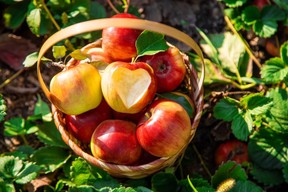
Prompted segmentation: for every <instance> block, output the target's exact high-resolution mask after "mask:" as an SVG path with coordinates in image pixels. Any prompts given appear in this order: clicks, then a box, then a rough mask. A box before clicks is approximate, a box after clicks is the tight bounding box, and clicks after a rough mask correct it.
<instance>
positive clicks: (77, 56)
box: [69, 49, 89, 60]
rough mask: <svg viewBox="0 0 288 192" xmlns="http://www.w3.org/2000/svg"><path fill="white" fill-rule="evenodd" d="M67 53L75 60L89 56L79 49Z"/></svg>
mask: <svg viewBox="0 0 288 192" xmlns="http://www.w3.org/2000/svg"><path fill="white" fill-rule="evenodd" d="M69 55H70V56H71V57H72V58H74V59H76V60H84V59H87V58H89V55H87V54H85V53H83V52H82V51H81V50H80V49H76V50H74V51H73V52H72V53H70V54H69Z"/></svg>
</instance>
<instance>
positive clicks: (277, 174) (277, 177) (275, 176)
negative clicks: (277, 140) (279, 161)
mask: <svg viewBox="0 0 288 192" xmlns="http://www.w3.org/2000/svg"><path fill="white" fill-rule="evenodd" d="M251 174H252V176H253V178H254V179H256V180H257V181H258V182H260V183H263V184H265V185H271V186H273V185H279V184H280V183H282V182H283V181H284V179H283V176H282V172H281V170H280V169H263V168H261V167H259V166H257V164H255V165H253V167H252V170H251Z"/></svg>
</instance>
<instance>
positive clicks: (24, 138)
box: [20, 135, 29, 145]
mask: <svg viewBox="0 0 288 192" xmlns="http://www.w3.org/2000/svg"><path fill="white" fill-rule="evenodd" d="M20 137H21V138H22V139H23V142H24V144H25V145H29V143H28V141H27V139H26V137H25V135H20Z"/></svg>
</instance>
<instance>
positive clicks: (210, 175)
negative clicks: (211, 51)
mask: <svg viewBox="0 0 288 192" xmlns="http://www.w3.org/2000/svg"><path fill="white" fill-rule="evenodd" d="M192 147H193V150H194V151H195V153H196V155H197V157H198V159H199V160H200V163H201V165H202V166H203V168H204V170H205V171H206V173H207V174H208V175H209V177H210V178H211V177H212V174H211V173H210V171H209V169H208V168H207V166H206V164H205V163H204V160H203V158H202V156H201V154H200V153H199V151H198V149H197V147H196V146H195V144H194V143H193V144H192Z"/></svg>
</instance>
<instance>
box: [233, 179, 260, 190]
mask: <svg viewBox="0 0 288 192" xmlns="http://www.w3.org/2000/svg"><path fill="white" fill-rule="evenodd" d="M240 191H241V192H251V191H253V192H263V191H264V190H263V189H262V188H261V187H259V186H258V185H256V184H255V183H253V182H252V181H249V180H246V181H237V183H236V185H235V186H234V187H233V188H232V189H231V190H229V192H240Z"/></svg>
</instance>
